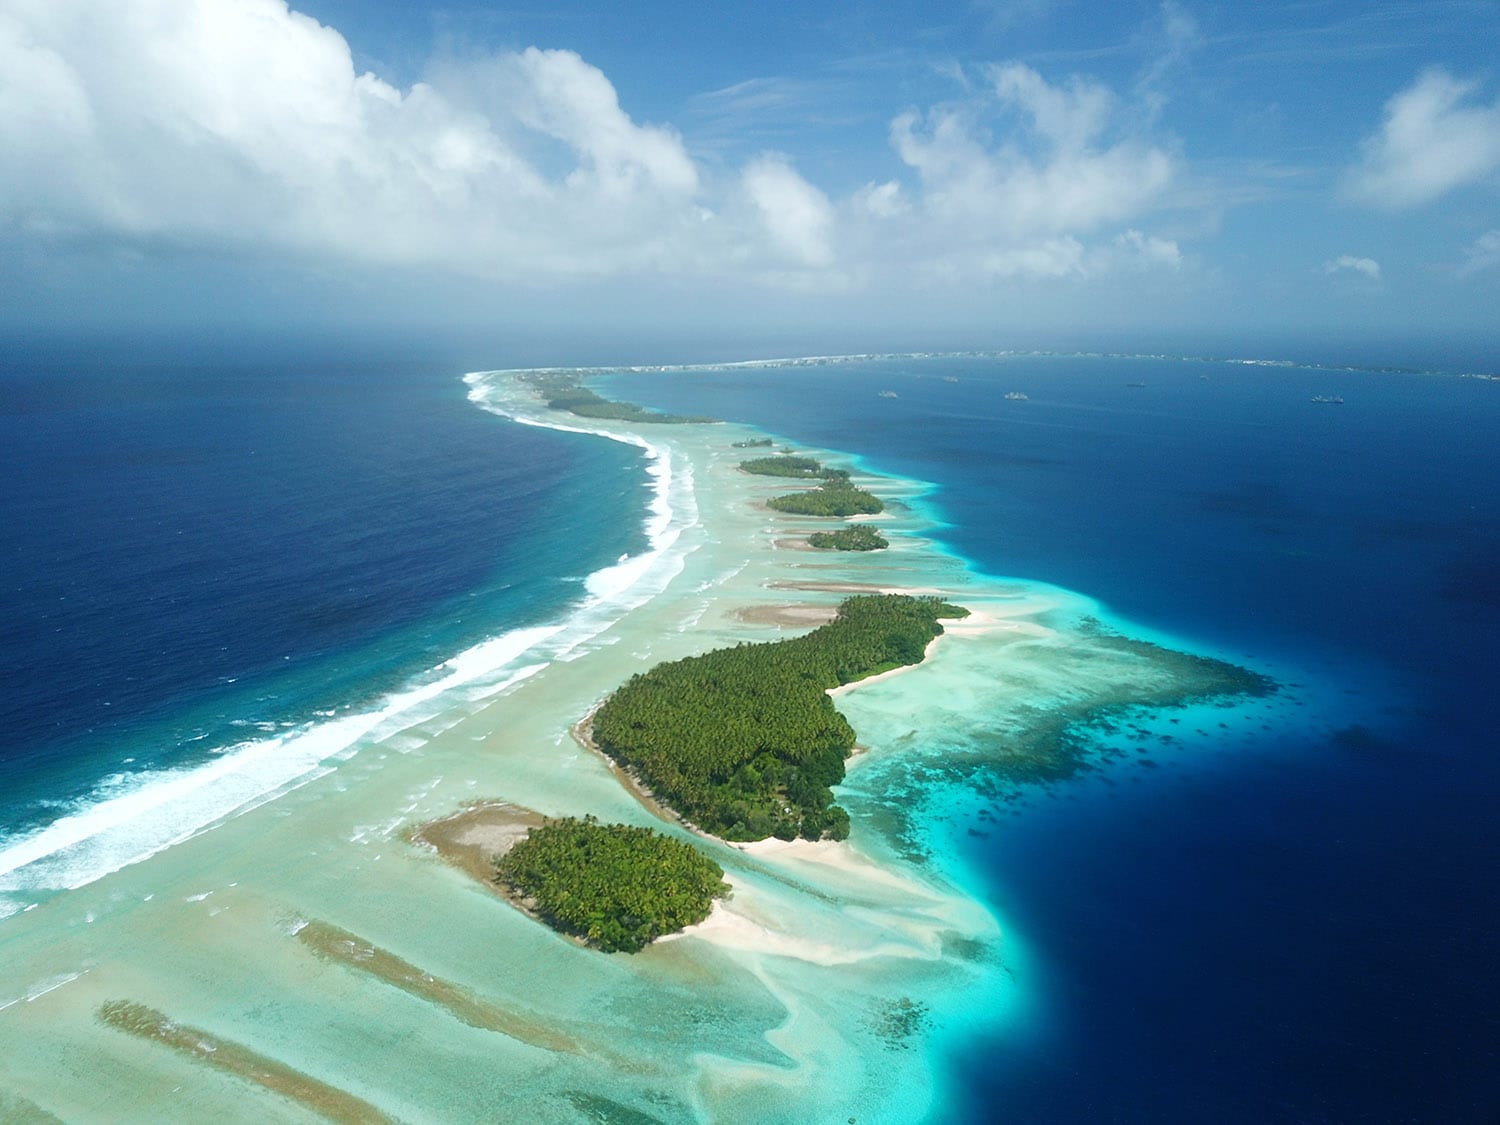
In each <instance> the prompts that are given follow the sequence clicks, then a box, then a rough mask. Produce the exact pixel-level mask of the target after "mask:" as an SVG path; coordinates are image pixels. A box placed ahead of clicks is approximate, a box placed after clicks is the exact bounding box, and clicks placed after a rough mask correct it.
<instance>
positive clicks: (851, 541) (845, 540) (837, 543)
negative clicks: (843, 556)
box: [807, 523, 891, 551]
mask: <svg viewBox="0 0 1500 1125" xmlns="http://www.w3.org/2000/svg"><path fill="white" fill-rule="evenodd" d="M807 541H808V543H810V544H812V546H814V547H816V548H817V549H818V550H820V551H883V550H885V549H886V548H887V547H889V546H890V545H891V544H890V541H889V540H888V539H886V537H885V536H884V535H882V534H880V532H878V531H876V530H875V529H874V528H873V527H867V526H866V525H865V524H862V523H857V524H854V525H853V526H852V527H841V528H839V529H838V530H837V531H815V532H813V533H812V534H811V535H809V536H808V537H807Z"/></svg>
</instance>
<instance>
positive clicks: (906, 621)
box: [593, 595, 968, 840]
mask: <svg viewBox="0 0 1500 1125" xmlns="http://www.w3.org/2000/svg"><path fill="white" fill-rule="evenodd" d="M967 615H968V611H967V610H965V609H962V608H961V607H959V606H954V605H949V604H947V603H945V602H943V601H941V600H940V599H937V598H915V597H908V596H904V595H866V596H860V597H853V598H849V599H847V600H846V601H845V602H844V603H843V604H842V605H841V606H840V607H839V611H838V616H837V618H836V619H835V620H833V621H831V622H829V623H828V624H827V625H824V626H822V627H820V628H818V629H815V630H813V631H812V632H811V633H807V634H805V635H804V636H801V637H796V638H793V639H790V640H785V641H773V642H770V643H766V644H745V645H737V646H735V647H734V648H724V649H717V650H715V651H713V652H709V653H705V654H704V655H702V656H692V657H688V658H687V659H685V660H676V661H672V662H669V663H666V664H658V665H657V666H656V667H655V668H652V669H651V670H650V671H647V672H643V673H640V674H638V675H635V676H632V677H631V678H630V680H629V681H627V682H626V683H625V684H624V685H623V686H622V687H621V688H620V689H619V690H618V691H616V692H615V693H614V695H612V696H611V697H610V698H609V699H608V700H606V701H605V703H604V704H603V705H602V706H601V707H600V708H599V710H598V711H597V712H596V713H595V715H594V720H593V738H594V741H595V743H596V744H597V745H598V746H599V748H600V749H601V750H603V751H604V753H606V754H608V755H609V756H610V757H611V758H614V759H615V760H616V761H619V762H621V763H622V764H624V765H625V766H627V767H628V768H630V769H631V770H633V771H634V772H635V773H636V775H637V776H638V777H639V778H640V780H641V781H642V782H643V783H644V784H645V785H647V786H648V787H649V788H650V789H651V791H652V792H653V793H654V794H655V795H656V797H657V798H658V799H659V800H661V801H663V802H665V803H666V804H668V805H670V806H671V807H672V808H673V809H675V810H676V811H677V812H679V813H680V814H681V815H682V816H684V817H686V818H687V819H688V820H690V821H692V822H693V823H694V824H696V825H698V826H699V827H700V828H702V829H704V830H705V831H707V832H712V833H714V834H715V835H718V836H722V837H724V838H725V839H729V840H761V839H765V838H766V837H767V836H772V835H775V836H778V837H781V838H782V839H788V840H789V839H793V838H794V837H796V836H798V835H801V836H803V837H804V838H806V839H810V840H817V839H821V838H822V837H824V836H828V837H831V838H833V839H843V838H844V837H845V836H847V835H848V833H849V816H848V814H847V813H846V812H845V811H844V810H843V809H841V808H839V807H838V806H837V805H835V804H834V803H833V793H832V791H831V787H832V786H834V785H837V784H838V783H839V782H840V781H842V780H843V778H844V759H845V758H846V757H848V755H849V753H850V751H851V750H852V749H853V747H854V731H853V730H852V729H851V728H850V726H849V723H848V721H847V720H846V719H845V718H844V716H843V715H841V714H840V713H839V712H838V710H837V709H836V708H835V707H834V705H833V700H832V699H831V698H829V696H828V694H827V692H828V689H829V688H833V687H837V686H839V685H840V684H847V683H851V682H853V681H855V680H859V679H863V678H864V677H866V676H870V675H874V674H876V673H878V672H884V671H887V670H889V669H892V668H899V667H902V666H903V665H908V664H916V663H919V662H920V661H921V660H922V657H923V655H924V653H925V651H926V647H927V644H928V642H929V641H931V640H932V639H933V638H934V637H936V636H938V635H939V634H940V633H942V631H943V627H942V625H940V624H939V623H938V621H939V619H940V618H955V617H965V616H967Z"/></svg>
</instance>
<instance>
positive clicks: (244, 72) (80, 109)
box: [0, 0, 698, 275]
mask: <svg viewBox="0 0 1500 1125" xmlns="http://www.w3.org/2000/svg"><path fill="white" fill-rule="evenodd" d="M448 77H449V78H450V83H449V88H447V89H443V90H440V89H438V88H437V87H436V86H434V85H431V84H427V83H419V84H417V85H415V86H413V87H412V88H411V89H410V90H407V91H404V92H403V91H401V90H398V89H396V88H395V87H393V86H391V85H389V84H388V83H386V82H383V81H381V80H380V79H379V78H377V77H375V76H374V75H372V74H360V73H357V72H356V71H355V69H354V65H353V61H352V58H351V54H350V50H349V46H348V44H347V43H346V42H345V41H344V39H343V38H342V37H341V36H340V35H339V34H338V33H337V32H335V31H333V30H332V29H330V28H327V27H323V26H321V25H320V24H318V23H317V22H316V21H315V20H312V19H310V18H308V17H306V16H303V15H301V14H299V13H296V12H293V11H290V10H289V9H288V7H287V5H286V4H285V3H284V2H283V0H132V2H131V3H128V4H104V5H96V4H68V3H59V2H57V0H41V2H37V0H11V2H10V3H8V4H7V5H6V11H5V13H4V14H3V15H0V177H3V181H4V183H5V185H6V191H5V193H4V198H3V202H0V224H6V223H8V224H10V225H13V226H21V227H27V228H32V229H35V228H38V227H48V228H51V229H56V230H63V231H66V230H68V229H78V230H103V231H106V232H111V233H113V234H115V235H118V236H121V237H127V238H138V239H139V238H149V239H155V240H158V241H162V242H166V243H173V242H177V243H182V244H184V245H194V246H199V245H202V244H203V243H204V242H205V241H209V242H216V243H235V242H238V243H243V244H249V245H252V246H265V245H267V244H270V245H272V246H281V247H283V248H290V249H293V250H298V251H307V252H312V253H318V254H326V253H330V252H331V253H335V254H342V255H348V256H351V257H355V258H359V259H364V260H372V259H373V260H376V261H394V262H416V263H431V262H439V263H446V264H453V265H456V266H458V267H460V268H464V269H469V270H478V271H480V272H489V273H495V274H499V275H504V274H507V273H511V272H515V271H518V270H530V269H533V268H536V267H538V266H541V267H543V268H545V269H547V270H549V271H552V272H559V273H574V272H600V271H608V270H612V269H621V268H634V269H639V268H648V267H650V266H652V265H653V264H656V263H658V262H659V261H661V260H662V259H664V258H665V257H666V256H667V254H668V252H669V249H670V246H671V244H672V243H673V241H674V240H677V239H680V238H681V237H682V232H683V231H685V230H690V229H691V228H692V226H693V225H695V224H696V221H697V211H698V208H697V205H696V204H695V203H694V200H693V197H694V195H695V193H696V191H697V188H698V174H697V169H696V167H695V165H694V163H693V161H692V159H691V158H690V157H689V155H688V153H687V151H686V149H685V148H684V146H683V144H682V141H681V139H680V138H679V137H678V136H677V134H676V133H675V132H673V131H672V130H670V129H666V128H661V127H657V126H651V125H641V124H637V123H636V122H634V121H632V120H631V119H630V117H629V116H628V115H627V114H626V113H625V112H624V111H623V110H622V109H621V108H620V105H619V101H618V99H617V97H616V94H615V90H614V87H613V86H612V85H611V84H610V82H609V80H608V79H607V78H606V77H605V76H604V75H603V74H602V73H601V72H600V71H599V70H598V69H597V68H595V67H592V66H590V65H589V64H587V63H586V62H584V61H583V60H582V59H581V58H579V57H578V56H577V55H576V54H574V53H572V52H568V51H538V50H535V49H532V50H527V51H523V52H520V53H515V54H506V55H501V56H498V57H496V58H493V59H490V60H487V61H486V62H485V63H484V64H483V65H475V66H474V67H472V68H471V72H470V73H467V74H464V75H457V74H450V75H449V76H448ZM460 79H463V80H460ZM542 143H546V144H550V145H552V146H553V147H554V148H561V149H562V150H563V151H565V152H566V153H568V154H569V159H568V160H567V162H566V167H565V168H563V169H562V170H561V171H560V172H556V173H554V174H548V173H546V172H544V171H543V170H542V169H541V167H540V166H539V164H538V163H537V162H536V161H535V160H534V159H532V158H531V157H530V156H529V155H528V152H529V149H531V148H535V147H538V146H539V145H540V144H542Z"/></svg>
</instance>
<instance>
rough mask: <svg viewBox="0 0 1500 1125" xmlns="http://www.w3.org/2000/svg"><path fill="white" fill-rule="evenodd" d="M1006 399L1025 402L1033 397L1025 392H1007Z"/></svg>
mask: <svg viewBox="0 0 1500 1125" xmlns="http://www.w3.org/2000/svg"><path fill="white" fill-rule="evenodd" d="M1005 397H1006V398H1008V399H1010V400H1011V401H1012V402H1025V401H1027V400H1028V399H1029V398H1031V396H1030V395H1029V394H1027V393H1026V392H1025V391H1006V392H1005Z"/></svg>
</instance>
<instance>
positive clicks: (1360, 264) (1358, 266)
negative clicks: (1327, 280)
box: [1323, 254, 1380, 281]
mask: <svg viewBox="0 0 1500 1125" xmlns="http://www.w3.org/2000/svg"><path fill="white" fill-rule="evenodd" d="M1323 272H1324V273H1327V274H1334V273H1345V272H1348V273H1358V274H1363V275H1364V276H1365V277H1368V278H1369V279H1370V280H1371V281H1379V280H1380V263H1379V262H1377V261H1376V260H1375V259H1374V258H1356V257H1355V256H1354V255H1353V254H1340V255H1339V256H1338V257H1337V258H1332V259H1330V260H1329V261H1326V262H1324V263H1323Z"/></svg>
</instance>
